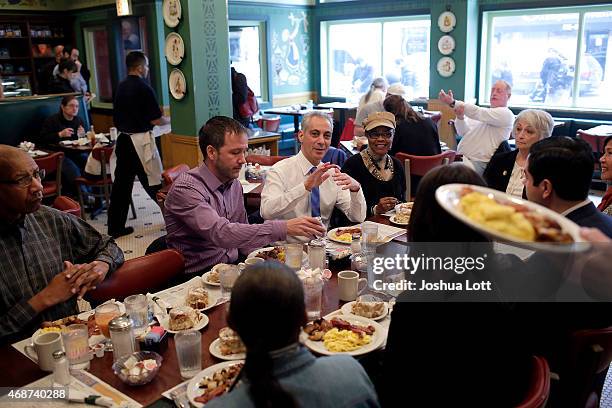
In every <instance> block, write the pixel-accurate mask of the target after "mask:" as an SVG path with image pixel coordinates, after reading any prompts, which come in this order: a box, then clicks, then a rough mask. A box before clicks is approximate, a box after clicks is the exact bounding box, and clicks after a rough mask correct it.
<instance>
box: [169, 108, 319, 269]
mask: <svg viewBox="0 0 612 408" xmlns="http://www.w3.org/2000/svg"><path fill="white" fill-rule="evenodd" d="M198 143H199V145H200V151H201V152H202V156H203V157H204V162H203V163H202V165H200V166H198V167H195V168H193V169H191V170H189V171H187V172H185V173H183V174H181V175H180V176H179V177H178V178H177V179H176V180H175V181H174V182H173V183H172V187H171V188H170V191H168V195H167V197H166V200H165V202H164V208H165V211H164V218H165V221H166V230H167V231H168V236H167V237H166V242H167V243H168V246H169V247H170V248H174V249H176V250H178V251H180V252H182V253H183V255H184V257H185V273H187V274H191V273H195V272H203V271H206V270H209V268H210V267H212V266H214V265H217V264H218V263H222V262H223V263H233V262H236V261H237V260H238V257H239V255H242V256H245V255H247V254H248V253H249V252H251V251H253V250H255V249H257V248H261V247H263V246H266V245H268V244H269V243H271V242H274V241H279V240H285V239H287V236H307V237H315V236H320V235H322V234H323V233H324V232H325V230H324V229H323V227H322V226H321V224H320V223H319V222H318V221H317V220H316V219H314V218H311V217H299V218H295V217H292V219H287V221H281V220H272V221H266V222H264V223H263V224H253V225H249V224H248V221H247V213H246V209H245V207H244V198H243V194H242V186H241V184H240V181H239V180H237V179H238V176H239V174H240V169H241V168H242V166H243V165H244V164H245V163H246V160H245V153H246V151H247V149H248V137H247V130H246V128H245V127H244V126H242V125H241V124H240V123H239V122H238V121H236V120H235V119H232V118H228V117H224V116H215V117H213V118H211V119H210V120H208V122H206V124H205V125H204V126H202V128H201V129H200V132H199V140H198ZM286 160H289V159H286Z"/></svg>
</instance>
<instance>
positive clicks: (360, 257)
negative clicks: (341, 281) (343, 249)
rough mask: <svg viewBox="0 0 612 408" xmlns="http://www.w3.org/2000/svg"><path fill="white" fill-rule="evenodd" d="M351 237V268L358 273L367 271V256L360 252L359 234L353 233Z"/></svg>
mask: <svg viewBox="0 0 612 408" xmlns="http://www.w3.org/2000/svg"><path fill="white" fill-rule="evenodd" d="M351 238H352V239H351V270H353V271H355V272H359V273H367V271H368V257H367V256H366V254H364V253H362V252H361V243H360V242H359V240H360V237H359V234H353V236H352V237H351Z"/></svg>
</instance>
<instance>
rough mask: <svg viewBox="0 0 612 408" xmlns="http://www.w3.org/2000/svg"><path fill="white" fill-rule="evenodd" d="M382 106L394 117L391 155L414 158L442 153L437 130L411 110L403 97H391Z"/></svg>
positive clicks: (428, 119)
mask: <svg viewBox="0 0 612 408" xmlns="http://www.w3.org/2000/svg"><path fill="white" fill-rule="evenodd" d="M383 106H384V108H385V110H386V111H387V112H391V113H392V114H393V115H394V116H395V121H396V126H395V136H394V137H393V145H392V146H391V154H392V155H394V154H395V153H398V152H401V153H408V154H411V155H414V156H434V155H436V154H440V153H442V149H441V148H440V137H439V136H438V128H437V126H436V124H435V123H434V122H433V121H432V120H431V119H430V118H426V117H424V116H423V115H422V114H421V113H418V112H416V111H415V110H414V109H412V106H411V105H410V104H409V103H408V101H406V100H405V99H404V98H403V97H401V96H397V95H391V96H388V97H387V98H385V102H384V103H383Z"/></svg>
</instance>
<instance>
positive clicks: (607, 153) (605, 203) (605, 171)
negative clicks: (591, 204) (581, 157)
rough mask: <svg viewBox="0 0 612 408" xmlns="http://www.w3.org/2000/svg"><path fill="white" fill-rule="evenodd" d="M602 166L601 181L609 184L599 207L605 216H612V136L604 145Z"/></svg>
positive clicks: (600, 159)
mask: <svg viewBox="0 0 612 408" xmlns="http://www.w3.org/2000/svg"><path fill="white" fill-rule="evenodd" d="M599 163H600V164H601V179H602V180H605V181H607V182H608V189H607V190H606V194H605V195H604V196H603V198H602V199H601V202H600V203H599V206H598V207H597V208H598V209H599V210H600V211H602V212H603V213H604V214H607V215H610V216H612V185H610V183H612V136H608V137H607V138H606V139H605V140H604V143H603V150H602V151H601V157H600V158H599Z"/></svg>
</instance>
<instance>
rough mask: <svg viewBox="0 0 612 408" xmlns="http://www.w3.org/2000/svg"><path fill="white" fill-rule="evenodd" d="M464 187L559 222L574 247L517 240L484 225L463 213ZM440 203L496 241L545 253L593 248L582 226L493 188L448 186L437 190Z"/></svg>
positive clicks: (465, 185) (452, 213) (455, 215)
mask: <svg viewBox="0 0 612 408" xmlns="http://www.w3.org/2000/svg"><path fill="white" fill-rule="evenodd" d="M464 188H471V189H472V190H474V191H477V192H479V193H483V194H486V195H488V196H489V197H490V198H493V199H495V200H497V201H498V202H502V203H503V202H507V203H512V204H518V205H522V206H524V207H526V208H527V209H529V210H530V211H534V212H536V213H538V214H541V215H543V216H545V217H546V218H549V219H552V220H553V221H556V222H557V223H558V224H559V225H560V226H561V229H562V230H563V231H564V232H567V233H568V234H570V235H571V236H572V238H573V240H574V243H571V244H556V243H546V242H533V241H522V240H519V239H517V238H516V237H512V236H510V235H507V234H503V233H500V232H498V231H495V230H493V229H491V228H489V227H487V226H485V225H482V224H480V223H478V222H476V221H474V220H472V219H470V218H469V217H468V216H467V215H465V214H464V213H463V211H462V210H461V208H460V200H461V193H462V191H463V189H464ZM436 200H437V201H438V203H439V204H440V205H441V206H442V208H444V209H445V210H446V211H447V212H449V213H450V214H451V215H452V216H453V217H455V218H457V219H458V220H459V221H462V222H464V223H465V224H467V225H469V226H470V227H472V228H474V229H475V230H477V231H479V232H481V233H482V234H484V235H486V236H487V237H489V238H491V239H492V240H494V241H499V242H506V243H510V244H513V245H516V246H519V247H522V248H528V249H534V250H542V251H549V252H578V251H584V250H586V249H588V248H589V247H590V244H588V243H586V242H585V241H584V239H583V238H582V237H581V236H580V227H579V226H578V225H576V224H575V223H574V222H573V221H570V220H569V219H567V218H565V217H564V216H563V215H561V214H559V213H556V212H554V211H552V210H549V209H548V208H546V207H543V206H541V205H539V204H536V203H533V202H531V201H527V200H523V199H522V198H518V197H515V196H511V195H509V194H506V193H503V192H501V191H498V190H494V189H492V188H487V187H480V186H474V185H469V184H447V185H444V186H441V187H438V189H437V190H436Z"/></svg>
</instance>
